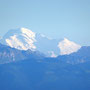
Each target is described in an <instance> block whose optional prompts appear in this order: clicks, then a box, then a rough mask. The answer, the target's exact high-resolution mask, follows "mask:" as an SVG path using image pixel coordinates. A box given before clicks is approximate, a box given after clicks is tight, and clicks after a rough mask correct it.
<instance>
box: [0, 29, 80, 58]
mask: <svg viewBox="0 0 90 90" xmlns="http://www.w3.org/2000/svg"><path fill="white" fill-rule="evenodd" d="M0 41H1V43H2V44H4V45H8V46H10V47H12V48H16V49H19V50H28V49H30V50H32V51H35V50H37V51H40V52H42V53H44V54H45V55H46V56H48V57H56V56H58V55H65V54H71V53H73V52H76V51H78V50H79V49H80V48H81V46H80V45H78V44H76V43H74V42H72V41H69V40H68V39H67V38H64V39H63V40H58V39H52V38H50V37H47V36H46V35H44V34H40V33H39V34H38V33H34V32H32V31H31V30H29V29H27V28H19V29H14V30H10V31H8V32H7V33H6V34H5V35H4V37H3V38H2V39H1V40H0Z"/></svg>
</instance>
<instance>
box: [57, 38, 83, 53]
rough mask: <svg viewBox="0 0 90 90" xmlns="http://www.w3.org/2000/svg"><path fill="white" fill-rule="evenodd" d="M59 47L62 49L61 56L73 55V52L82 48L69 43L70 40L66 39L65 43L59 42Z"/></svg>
mask: <svg viewBox="0 0 90 90" xmlns="http://www.w3.org/2000/svg"><path fill="white" fill-rule="evenodd" d="M58 47H59V49H60V51H61V52H60V55H65V54H71V53H73V52H77V51H78V50H79V49H80V48H81V46H80V45H78V44H76V43H74V42H72V41H69V40H68V39H66V38H64V40H63V41H61V42H59V44H58Z"/></svg>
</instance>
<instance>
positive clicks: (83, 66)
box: [0, 44, 90, 90]
mask: <svg viewBox="0 0 90 90" xmlns="http://www.w3.org/2000/svg"><path fill="white" fill-rule="evenodd" d="M0 90H90V46H89V47H82V48H81V49H80V50H79V51H78V52H75V53H72V54H70V55H60V56H58V57H54V58H52V57H45V55H43V54H42V53H40V52H38V51H31V50H26V51H24V50H18V49H15V48H11V47H9V46H5V45H2V44H0Z"/></svg>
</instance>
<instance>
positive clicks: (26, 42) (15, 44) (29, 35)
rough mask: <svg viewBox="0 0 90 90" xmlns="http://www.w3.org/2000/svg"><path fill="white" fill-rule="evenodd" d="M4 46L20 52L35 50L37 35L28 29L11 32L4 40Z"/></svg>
mask: <svg viewBox="0 0 90 90" xmlns="http://www.w3.org/2000/svg"><path fill="white" fill-rule="evenodd" d="M3 39H4V40H3V41H4V44H6V45H8V46H10V47H12V48H17V49H19V50H27V49H31V50H34V49H35V48H36V47H35V45H34V44H33V43H34V42H35V41H36V40H35V33H34V32H32V31H31V30H28V29H26V28H20V29H17V30H10V31H9V32H8V33H7V34H6V35H5V36H4V38H3Z"/></svg>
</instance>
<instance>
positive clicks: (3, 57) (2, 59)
mask: <svg viewBox="0 0 90 90" xmlns="http://www.w3.org/2000/svg"><path fill="white" fill-rule="evenodd" d="M43 57H44V54H42V53H40V52H38V51H31V50H27V51H24V50H18V49H15V48H11V47H9V46H6V45H2V44H0V64H4V63H10V62H15V61H20V60H26V59H28V58H29V59H33V58H34V59H35V58H37V59H41V58H43Z"/></svg>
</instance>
